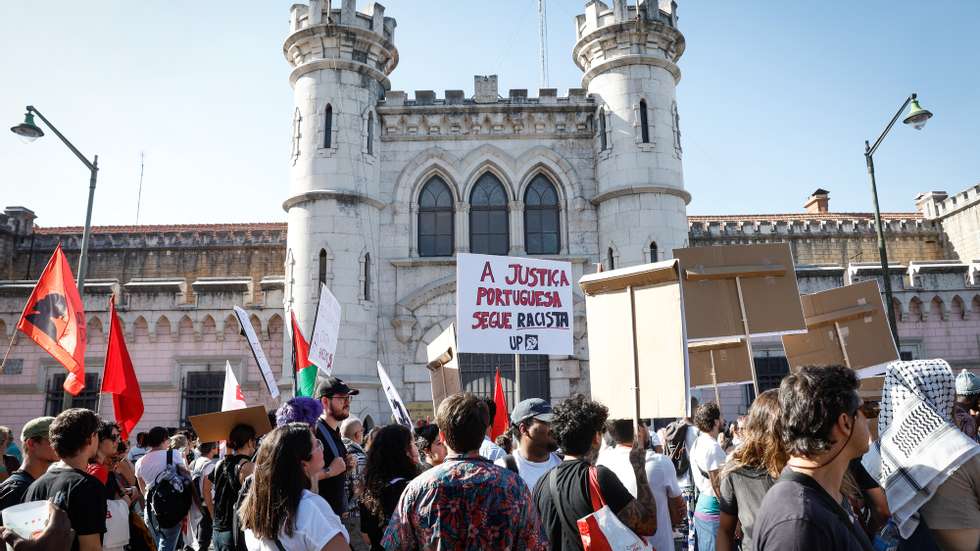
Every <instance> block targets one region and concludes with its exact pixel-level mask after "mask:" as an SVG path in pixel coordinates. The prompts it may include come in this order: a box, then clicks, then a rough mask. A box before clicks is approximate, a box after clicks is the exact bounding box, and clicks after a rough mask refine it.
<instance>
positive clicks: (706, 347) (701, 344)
mask: <svg viewBox="0 0 980 551" xmlns="http://www.w3.org/2000/svg"><path fill="white" fill-rule="evenodd" d="M729 350H731V351H739V352H740V351H742V350H744V351H745V352H746V358H745V365H741V366H737V367H741V368H743V369H745V370H746V371H748V372H750V373H751V367H750V366H749V365H748V364H751V363H752V362H751V357H750V356H748V346H747V344H746V342H745V338H744V337H730V338H727V339H715V340H708V341H698V342H693V343H692V342H689V343H688V345H687V351H688V354H689V356H690V359H689V361H688V364H689V365H690V366H691V385H692V386H699V385H696V382H695V380H694V379H695V377H694V373H695V363H699V362H697V361H696V360H697V357H698V356H700V355H702V354H707V355H708V369H709V372H710V374H711V386H712V387H713V388H714V391H715V402H716V403H718V404H719V405H720V404H721V393H720V392H719V390H718V372H717V366H716V362H715V352H719V351H729ZM734 361H736V362H738V361H739V360H738V359H736V360H734Z"/></svg>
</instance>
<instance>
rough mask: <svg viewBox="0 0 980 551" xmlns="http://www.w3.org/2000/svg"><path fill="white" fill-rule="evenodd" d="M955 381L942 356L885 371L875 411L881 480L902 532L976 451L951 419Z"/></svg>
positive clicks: (895, 364)
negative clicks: (883, 382)
mask: <svg viewBox="0 0 980 551" xmlns="http://www.w3.org/2000/svg"><path fill="white" fill-rule="evenodd" d="M955 394H956V381H955V378H954V376H953V371H952V370H951V369H950V367H949V364H948V363H946V362H945V361H944V360H915V361H909V362H902V361H899V362H893V363H891V364H889V366H888V368H887V369H886V372H885V386H884V393H883V396H882V402H881V414H880V415H879V417H878V432H879V434H880V438H879V440H878V442H877V443H876V444H875V445H876V446H877V447H878V451H879V453H880V454H881V475H880V476H881V478H880V482H881V485H882V486H883V487H884V488H885V494H886V495H887V497H888V506H889V508H890V509H891V512H892V518H893V519H894V520H895V522H896V523H897V524H898V528H899V532H901V534H902V537H909V536H911V535H912V532H914V531H915V529H916V527H917V526H918V525H919V514H918V511H919V509H920V508H921V507H922V505H924V504H925V503H926V502H927V501H929V499H931V498H932V496H933V494H935V493H936V489H937V488H939V486H940V485H941V484H942V483H943V482H945V481H946V479H947V478H949V476H950V475H951V474H952V473H953V472H954V471H956V469H957V468H959V467H960V465H962V464H963V463H965V462H966V461H967V460H968V459H970V458H971V457H973V456H974V455H975V454H977V453H980V446H978V445H977V444H976V442H973V441H971V440H970V439H969V438H967V437H966V435H964V434H963V433H962V432H960V430H959V429H957V428H956V427H955V426H954V425H953V423H952V418H951V415H952V410H953V402H954V401H955V398H956V396H955Z"/></svg>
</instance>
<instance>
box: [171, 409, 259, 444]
mask: <svg viewBox="0 0 980 551" xmlns="http://www.w3.org/2000/svg"><path fill="white" fill-rule="evenodd" d="M189 421H190V422H191V426H192V427H194V432H196V433H197V437H198V438H199V439H200V440H201V442H220V441H221V440H227V439H228V435H229V434H230V433H231V429H233V428H235V427H236V426H238V425H249V426H250V427H252V428H253V429H255V435H256V436H262V435H263V434H265V433H267V432H269V431H271V430H272V423H270V422H269V416H268V414H266V412H265V408H264V407H263V406H253V407H250V408H242V409H233V410H231V411H221V412H217V413H205V414H203V415H194V416H193V417H191V418H190V419H189Z"/></svg>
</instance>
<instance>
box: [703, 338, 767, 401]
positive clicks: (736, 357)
mask: <svg viewBox="0 0 980 551" xmlns="http://www.w3.org/2000/svg"><path fill="white" fill-rule="evenodd" d="M687 350H688V353H689V354H690V358H689V360H688V361H689V363H690V365H691V388H699V387H705V386H708V385H711V386H712V387H713V388H714V390H715V401H716V403H718V404H720V403H721V395H720V393H719V391H718V387H719V386H724V385H729V384H740V383H744V382H745V381H746V380H751V378H752V366H751V365H750V364H749V347H748V345H747V344H746V342H745V338H744V337H730V338H727V339H716V340H710V341H698V342H693V343H688V346H687Z"/></svg>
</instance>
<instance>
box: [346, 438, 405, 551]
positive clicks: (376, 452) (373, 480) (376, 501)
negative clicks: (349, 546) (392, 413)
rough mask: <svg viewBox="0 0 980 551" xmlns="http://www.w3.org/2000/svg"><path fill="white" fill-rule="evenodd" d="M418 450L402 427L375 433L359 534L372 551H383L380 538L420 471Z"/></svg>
mask: <svg viewBox="0 0 980 551" xmlns="http://www.w3.org/2000/svg"><path fill="white" fill-rule="evenodd" d="M418 461H419V459H418V450H417V449H416V447H415V442H413V441H412V431H410V430H409V429H408V428H406V427H405V426H403V425H387V426H385V427H382V428H381V430H379V431H378V434H376V435H375V437H374V442H372V443H371V448H370V449H369V450H368V453H367V463H366V464H365V466H364V486H363V488H361V503H360V508H361V533H362V534H364V535H366V536H367V537H368V539H369V541H370V542H371V551H383V550H384V547H382V546H381V538H382V536H384V530H385V527H386V526H388V521H389V520H390V519H391V514H392V513H393V512H394V511H395V507H396V506H397V505H398V498H400V497H401V495H402V491H404V490H405V486H408V483H409V482H411V480H412V479H413V478H415V475H417V474H418V472H419V467H418Z"/></svg>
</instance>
